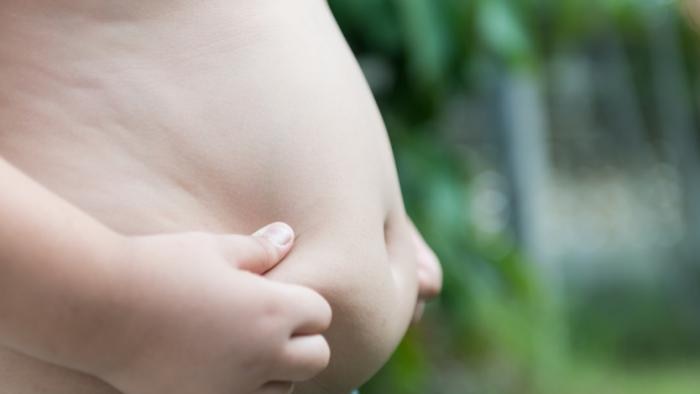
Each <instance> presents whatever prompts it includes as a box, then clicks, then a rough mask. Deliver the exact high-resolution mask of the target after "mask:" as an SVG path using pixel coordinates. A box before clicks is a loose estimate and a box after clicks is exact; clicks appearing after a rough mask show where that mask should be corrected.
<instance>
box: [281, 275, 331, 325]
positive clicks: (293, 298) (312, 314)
mask: <svg viewBox="0 0 700 394" xmlns="http://www.w3.org/2000/svg"><path fill="white" fill-rule="evenodd" d="M286 291H287V293H286V294H285V296H286V300H287V301H288V302H289V304H290V305H291V306H292V309H291V310H290V315H291V316H292V319H293V332H292V335H295V336H296V335H314V334H320V333H322V332H324V331H326V330H327V329H328V327H330V324H331V319H332V317H333V313H332V311H331V306H330V305H329V304H328V301H326V300H325V299H324V298H323V297H321V295H319V294H318V293H316V292H315V291H313V290H311V289H308V288H305V287H301V286H296V285H287V290H286Z"/></svg>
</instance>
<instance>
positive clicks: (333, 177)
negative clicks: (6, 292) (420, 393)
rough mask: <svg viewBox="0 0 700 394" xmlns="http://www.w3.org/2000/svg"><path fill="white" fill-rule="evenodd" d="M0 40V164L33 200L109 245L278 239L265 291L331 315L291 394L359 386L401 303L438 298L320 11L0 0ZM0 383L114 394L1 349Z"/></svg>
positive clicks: (398, 329) (408, 316)
mask: <svg viewBox="0 0 700 394" xmlns="http://www.w3.org/2000/svg"><path fill="white" fill-rule="evenodd" d="M0 36H2V37H3V40H0V120H1V122H2V127H1V128H0V156H1V157H3V158H4V159H6V160H7V161H8V162H9V163H11V164H12V165H14V166H16V167H17V168H19V169H20V170H21V171H23V172H24V173H25V174H27V175H28V176H29V177H31V178H32V179H34V180H36V181H37V182H38V183H40V184H41V185H43V186H45V187H46V188H47V189H48V190H50V191H51V192H52V193H55V194H56V195H57V196H60V197H61V198H63V199H65V200H66V201H68V202H70V203H71V204H72V205H74V206H75V207H77V208H78V209H80V210H81V211H82V212H84V213H86V214H87V215H89V216H90V217H92V218H94V219H96V220H97V221H99V222H100V223H101V224H104V225H105V226H107V227H108V228H109V229H111V230H113V231H115V232H118V233H119V234H123V235H125V236H148V235H151V234H170V233H180V232H192V231H200V232H208V233H242V234H249V233H251V232H252V231H254V230H255V229H257V228H259V227H261V226H263V225H265V224H266V223H270V222H273V221H276V220H281V221H285V222H287V223H289V224H290V225H291V226H292V227H293V228H294V230H295V231H296V241H295V246H294V248H293V249H292V250H291V252H290V253H289V255H288V256H287V257H286V258H285V260H284V261H283V262H282V263H281V264H280V265H278V266H276V267H275V268H274V269H273V270H271V271H269V272H268V273H267V274H266V277H267V278H269V279H272V280H275V281H279V282H284V283H290V284H299V285H304V286H308V287H310V288H312V289H314V290H316V291H318V292H319V293H320V294H321V295H322V296H323V297H324V298H325V299H326V300H327V301H328V303H329V304H330V306H331V308H332V311H333V321H332V323H331V326H330V329H329V330H328V331H327V332H326V335H325V336H326V338H327V340H328V343H329V345H330V350H331V358H330V364H329V366H328V368H327V369H326V370H325V371H323V372H322V373H321V374H320V375H318V376H316V377H315V378H313V379H311V380H310V381H308V382H304V383H299V384H297V385H296V389H295V393H302V394H303V393H309V394H311V393H326V394H335V393H338V394H345V393H347V392H350V391H351V389H353V388H355V387H357V386H358V385H360V384H361V383H363V382H365V381H366V380H367V379H368V378H369V377H370V376H371V375H373V374H374V373H375V372H376V371H377V370H378V369H379V368H380V367H381V365H383V364H384V363H385V362H386V360H387V359H388V357H389V356H390V354H391V353H392V352H393V350H394V349H395V347H396V346H397V345H398V343H399V341H400V340H401V338H402V337H403V335H404V333H405V331H406V329H407V327H408V325H409V324H410V322H411V320H412V318H413V317H414V315H416V314H417V313H419V312H418V311H419V310H420V306H419V305H417V299H418V298H419V297H420V298H429V297H432V296H434V295H436V294H437V293H438V292H439V288H440V283H441V280H440V270H439V266H438V265H437V260H436V259H435V256H434V254H432V252H431V251H430V250H429V248H428V247H427V245H425V243H424V241H422V239H421V238H420V236H419V235H418V234H417V232H416V231H415V228H413V225H412V224H411V223H410V221H409V220H408V218H407V216H406V214H405V211H404V206H403V203H402V197H401V192H400V188H399V184H398V179H397V176H396V170H395V165H394V160H393V157H392V153H391V147H390V145H389V141H388V138H387V135H386V130H385V127H384V124H383V122H382V119H381V116H380V114H379V111H378V110H377V108H376V104H375V102H374V100H373V98H372V96H371V93H370V91H369V89H368V87H367V84H366V82H365V80H364V77H363V76H362V73H361V72H360V70H359V68H358V66H357V64H356V61H355V59H354V57H353V55H352V53H351V52H350V50H349V49H348V47H347V45H346V43H345V41H344V39H343V37H342V35H341V33H340V32H339V30H338V28H337V26H336V23H335V21H334V19H333V16H332V14H331V13H330V11H329V9H328V7H327V4H326V3H325V2H323V1H320V0H298V1H294V2H277V1H266V0H261V1H218V0H206V1H199V2H194V1H165V0H162V1H149V2H136V1H128V0H127V1H123V2H107V1H98V0H92V1H90V0H83V1H67V0H66V1H49V0H34V1H22V2H20V1H2V2H0ZM193 264H194V263H193ZM182 318H183V319H188V316H182ZM206 335H208V333H207V332H202V336H206ZM0 381H2V382H3V386H4V388H6V389H7V390H8V392H12V393H14V394H39V393H44V392H51V393H52V394H64V393H65V394H83V393H84V394H118V393H119V391H117V390H116V389H115V388H113V387H110V386H109V385H108V384H105V383H104V382H102V381H100V380H99V379H96V378H94V377H91V376H88V375H86V374H84V373H80V372H77V371H74V370H71V369H68V368H63V367H60V366H57V365H53V364H49V363H46V362H43V361H39V360H38V359H36V358H33V357H30V356H27V355H24V354H21V353H18V352H15V351H11V350H9V349H7V350H2V348H0ZM125 394H129V393H125Z"/></svg>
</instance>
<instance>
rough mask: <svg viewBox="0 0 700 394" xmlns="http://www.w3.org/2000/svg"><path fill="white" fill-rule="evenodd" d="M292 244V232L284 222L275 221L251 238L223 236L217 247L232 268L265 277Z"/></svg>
mask: <svg viewBox="0 0 700 394" xmlns="http://www.w3.org/2000/svg"><path fill="white" fill-rule="evenodd" d="M293 243H294V230H292V228H291V227H289V225H287V224H285V223H281V222H276V223H272V224H269V225H267V226H265V227H263V228H261V229H260V230H258V231H256V232H255V233H254V234H253V235H251V236H241V235H228V236H222V239H221V243H220V245H221V247H222V249H223V251H224V254H225V256H226V257H227V258H228V260H229V261H230V262H231V264H233V265H234V266H235V267H237V268H239V269H242V270H245V271H250V272H252V273H256V274H264V273H265V272H267V271H269V270H271V269H272V268H274V267H275V266H276V265H277V264H279V262H280V261H282V259H283V258H284V257H285V256H286V255H287V253H289V250H290V249H291V248H292V244H293Z"/></svg>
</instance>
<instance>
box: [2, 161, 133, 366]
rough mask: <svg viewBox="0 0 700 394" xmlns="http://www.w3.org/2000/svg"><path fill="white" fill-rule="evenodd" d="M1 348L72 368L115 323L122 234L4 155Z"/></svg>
mask: <svg viewBox="0 0 700 394" xmlns="http://www.w3.org/2000/svg"><path fill="white" fill-rule="evenodd" d="M0 185H1V186H2V188H1V190H0V218H2V220H0V346H5V347H10V348H12V349H15V350H17V351H20V352H22V353H25V354H28V355H31V356H33V357H37V358H40V359H43V360H45V361H49V362H54V363H57V364H61V365H64V366H68V367H73V368H79V367H81V364H82V363H83V362H84V361H88V360H89V362H92V361H94V360H93V357H92V356H93V354H94V353H96V351H97V349H96V348H97V347H99V346H103V345H102V343H103V341H102V336H103V335H104V333H105V330H103V328H104V327H105V326H106V325H108V324H112V322H110V321H109V319H107V318H106V315H105V314H104V313H105V311H104V310H103V309H104V307H105V306H106V305H108V304H109V303H110V302H111V300H110V299H109V298H110V291H109V290H110V289H111V288H112V283H111V281H112V280H113V279H112V278H113V277H114V276H113V275H112V272H111V270H113V269H114V265H113V264H110V263H111V262H112V260H113V257H112V256H114V253H115V250H116V246H117V245H118V244H119V242H120V237H119V236H118V235H117V234H115V233H113V232H112V231H110V230H109V229H108V228H106V227H105V226H103V225H101V224H100V223H98V222H97V221H95V220H93V219H92V218H90V217H89V216H88V215H87V214H85V213H83V212H81V211H80V210H78V209H77V208H75V207H73V206H72V205H70V204H69V203H67V202H65V201H64V200H62V199H61V198H59V197H58V196H56V195H54V194H52V193H51V192H50V191H48V190H46V189H45V188H43V187H42V186H40V185H39V184H37V183H35V182H34V181H33V180H31V179H30V178H28V177H27V176H25V175H24V174H22V173H21V172H20V171H18V170H17V169H15V168H14V167H13V166H11V165H10V164H9V163H7V162H6V161H5V160H3V159H2V158H0Z"/></svg>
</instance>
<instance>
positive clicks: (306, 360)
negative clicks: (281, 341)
mask: <svg viewBox="0 0 700 394" xmlns="http://www.w3.org/2000/svg"><path fill="white" fill-rule="evenodd" d="M283 358H284V361H283V363H284V366H283V367H282V368H280V369H279V375H280V376H279V377H277V378H278V379H281V380H290V381H294V382H303V381H305V380H309V379H311V378H313V377H314V376H316V375H318V374H319V373H320V372H322V371H323V370H324V369H326V367H327V366H328V362H329V361H330V358H331V350H330V347H329V346H328V342H326V339H325V338H324V337H323V336H322V335H303V336H296V337H293V338H292V339H291V340H290V341H289V344H288V345H287V348H286V349H285V354H284V356H283Z"/></svg>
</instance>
